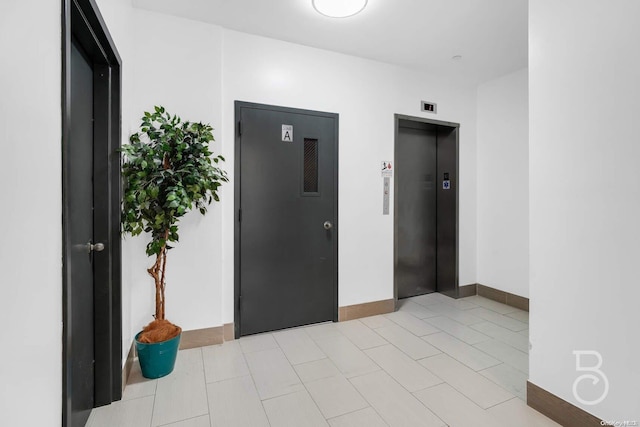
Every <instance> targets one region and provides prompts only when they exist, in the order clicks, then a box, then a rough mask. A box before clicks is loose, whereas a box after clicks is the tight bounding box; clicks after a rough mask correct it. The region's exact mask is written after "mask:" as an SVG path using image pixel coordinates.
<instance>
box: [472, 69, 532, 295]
mask: <svg viewBox="0 0 640 427" xmlns="http://www.w3.org/2000/svg"><path fill="white" fill-rule="evenodd" d="M528 91H529V82H528V71H527V69H526V68H524V69H522V70H519V71H516V72H515V73H511V74H508V75H506V76H503V77H500V78H498V79H495V80H492V81H489V82H486V83H484V84H482V85H481V86H480V87H478V117H477V121H478V159H477V161H478V163H477V173H478V178H477V185H478V205H477V209H478V283H481V284H483V285H485V286H491V287H492V288H496V289H500V290H502V291H506V292H510V293H512V294H516V295H520V296H523V297H527V298H528V297H529V127H528V126H529V102H528V101H529V100H528Z"/></svg>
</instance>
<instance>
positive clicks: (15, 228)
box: [0, 0, 62, 426]
mask: <svg viewBox="0 0 640 427" xmlns="http://www.w3.org/2000/svg"><path fill="white" fill-rule="evenodd" d="M34 29H36V30H37V31H34ZM60 32H61V26H60V2H55V1H53V2H52V1H49V0H33V1H29V2H2V3H0V52H1V53H2V57H3V61H2V67H0V93H2V96H1V97H0V147H2V167H0V182H2V202H0V204H1V206H2V209H0V224H2V226H3V227H2V244H1V245H0V270H1V271H2V278H1V279H0V283H1V285H0V288H1V289H2V298H0V324H1V325H2V334H0V336H1V337H2V343H3V351H2V356H0V378H2V383H3V385H2V387H0V413H1V414H2V424H3V425H7V426H19V425H25V422H26V423H28V424H29V425H38V426H58V425H60V419H61V409H60V408H61V407H62V401H61V398H60V396H61V390H62V229H61V227H62V215H61V212H62V171H61V164H62V159H61V154H60V153H61V151H60V149H61V126H62V125H61V112H60V102H61V96H60V92H61V87H60V81H61V80H60V79H61V78H60V76H61V58H60V37H61V36H60V34H61V33H60ZM34 405H37V410H34ZM27 419H28V421H25V420H27Z"/></svg>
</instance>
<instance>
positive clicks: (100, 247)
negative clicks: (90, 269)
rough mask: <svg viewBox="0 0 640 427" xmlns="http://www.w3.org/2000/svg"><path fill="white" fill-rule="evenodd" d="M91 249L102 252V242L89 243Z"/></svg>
mask: <svg viewBox="0 0 640 427" xmlns="http://www.w3.org/2000/svg"><path fill="white" fill-rule="evenodd" d="M91 250H92V251H94V252H102V251H103V250H104V243H96V244H95V245H91Z"/></svg>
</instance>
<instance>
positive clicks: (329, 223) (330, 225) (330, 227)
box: [322, 221, 333, 230]
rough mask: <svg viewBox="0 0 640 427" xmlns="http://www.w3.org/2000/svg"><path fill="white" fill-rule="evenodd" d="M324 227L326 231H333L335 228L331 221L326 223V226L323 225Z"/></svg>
mask: <svg viewBox="0 0 640 427" xmlns="http://www.w3.org/2000/svg"><path fill="white" fill-rule="evenodd" d="M322 226H323V227H324V229H325V230H331V229H332V228H333V224H331V222H329V221H325V222H324V224H322Z"/></svg>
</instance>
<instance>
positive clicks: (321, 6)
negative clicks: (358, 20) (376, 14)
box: [311, 0, 368, 18]
mask: <svg viewBox="0 0 640 427" xmlns="http://www.w3.org/2000/svg"><path fill="white" fill-rule="evenodd" d="M367 1H368V0H311V4H312V5H313V8H314V9H315V10H316V11H317V12H318V13H319V14H321V15H324V16H328V17H330V18H348V17H349V16H353V15H356V14H358V13H360V12H362V10H363V9H364V8H365V7H366V6H367Z"/></svg>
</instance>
